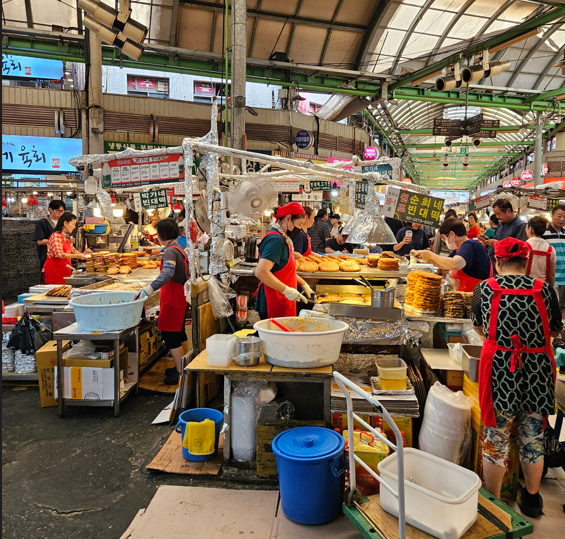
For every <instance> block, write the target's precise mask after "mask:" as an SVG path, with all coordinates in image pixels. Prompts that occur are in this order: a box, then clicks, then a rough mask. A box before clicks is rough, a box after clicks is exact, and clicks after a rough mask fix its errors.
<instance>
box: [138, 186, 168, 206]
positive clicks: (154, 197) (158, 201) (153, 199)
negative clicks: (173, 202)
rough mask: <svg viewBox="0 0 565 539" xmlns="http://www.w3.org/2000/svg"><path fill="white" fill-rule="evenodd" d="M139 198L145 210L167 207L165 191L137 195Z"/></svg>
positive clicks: (158, 190)
mask: <svg viewBox="0 0 565 539" xmlns="http://www.w3.org/2000/svg"><path fill="white" fill-rule="evenodd" d="M139 198H140V200H141V206H142V207H143V208H144V209H146V210H156V209H158V208H166V207H167V206H168V205H169V202H168V200H167V191H166V189H156V190H154V191H146V192H145V193H139Z"/></svg>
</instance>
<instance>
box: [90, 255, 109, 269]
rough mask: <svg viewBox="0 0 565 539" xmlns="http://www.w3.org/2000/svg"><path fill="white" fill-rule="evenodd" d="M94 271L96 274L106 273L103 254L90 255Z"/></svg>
mask: <svg viewBox="0 0 565 539" xmlns="http://www.w3.org/2000/svg"><path fill="white" fill-rule="evenodd" d="M92 260H93V263H94V264H93V265H94V271H98V272H105V271H106V269H107V268H106V263H105V262H104V253H102V252H100V253H94V254H93V255H92Z"/></svg>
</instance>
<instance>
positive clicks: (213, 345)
mask: <svg viewBox="0 0 565 539" xmlns="http://www.w3.org/2000/svg"><path fill="white" fill-rule="evenodd" d="M206 354H207V355H208V365H210V367H227V366H228V365H230V364H231V362H232V361H233V357H234V354H235V336H234V335H223V334H220V333H217V334H216V335H212V336H211V337H208V338H207V339H206Z"/></svg>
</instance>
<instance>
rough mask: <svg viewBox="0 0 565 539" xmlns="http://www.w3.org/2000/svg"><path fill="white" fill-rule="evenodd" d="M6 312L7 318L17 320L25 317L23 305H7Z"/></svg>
mask: <svg viewBox="0 0 565 539" xmlns="http://www.w3.org/2000/svg"><path fill="white" fill-rule="evenodd" d="M4 310H5V311H6V312H5V314H4V316H5V317H6V318H17V317H18V316H23V315H24V310H25V308H24V304H23V303H12V304H11V305H7V306H6V307H5V308H4Z"/></svg>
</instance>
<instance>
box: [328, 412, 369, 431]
mask: <svg viewBox="0 0 565 539" xmlns="http://www.w3.org/2000/svg"><path fill="white" fill-rule="evenodd" d="M357 415H358V416H359V417H360V418H361V419H362V420H363V421H365V422H366V423H368V424H369V425H371V426H373V425H372V424H371V419H372V418H371V416H370V415H363V414H357ZM353 426H354V427H355V428H358V429H361V430H366V429H365V427H364V426H363V425H361V423H359V421H357V420H354V421H353ZM332 428H333V429H339V431H340V432H343V429H346V428H347V414H332Z"/></svg>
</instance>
